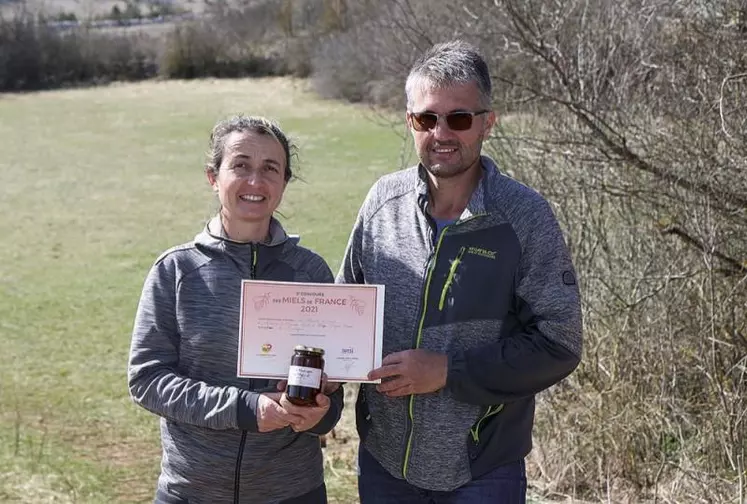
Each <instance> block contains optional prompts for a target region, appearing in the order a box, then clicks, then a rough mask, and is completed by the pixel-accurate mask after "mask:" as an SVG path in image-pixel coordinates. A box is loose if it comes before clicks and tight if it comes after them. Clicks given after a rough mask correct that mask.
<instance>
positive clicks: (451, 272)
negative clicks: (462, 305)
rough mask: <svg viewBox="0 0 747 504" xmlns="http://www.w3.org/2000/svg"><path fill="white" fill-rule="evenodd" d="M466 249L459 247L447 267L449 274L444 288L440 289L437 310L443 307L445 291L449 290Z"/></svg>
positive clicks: (441, 309)
mask: <svg viewBox="0 0 747 504" xmlns="http://www.w3.org/2000/svg"><path fill="white" fill-rule="evenodd" d="M466 249H467V247H462V248H460V249H459V253H458V254H457V256H456V259H454V260H453V261H452V262H451V267H450V268H449V276H447V277H446V282H445V283H444V288H443V289H441V299H440V300H439V301H438V311H443V309H444V301H445V300H446V293H447V292H448V291H449V287H451V282H452V281H454V274H455V273H456V270H457V268H458V267H459V263H460V262H462V256H463V255H464V251H465V250H466Z"/></svg>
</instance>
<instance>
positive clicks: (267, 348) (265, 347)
mask: <svg viewBox="0 0 747 504" xmlns="http://www.w3.org/2000/svg"><path fill="white" fill-rule="evenodd" d="M260 349H261V350H262V353H263V354H265V355H267V354H268V353H270V351H272V343H264V344H263V345H262V346H261V347H260Z"/></svg>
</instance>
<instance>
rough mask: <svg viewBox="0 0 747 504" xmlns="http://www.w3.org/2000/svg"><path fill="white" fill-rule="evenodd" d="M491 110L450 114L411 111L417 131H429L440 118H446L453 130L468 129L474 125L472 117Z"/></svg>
mask: <svg viewBox="0 0 747 504" xmlns="http://www.w3.org/2000/svg"><path fill="white" fill-rule="evenodd" d="M488 112H490V111H489V110H479V111H477V112H452V113H450V114H444V115H441V114H434V113H433V112H410V117H412V127H413V128H415V131H429V130H432V129H433V128H435V127H436V124H438V119H439V118H441V117H445V118H446V124H447V125H448V126H449V129H451V130H453V131H466V130H468V129H470V128H471V127H472V119H473V118H474V117H475V116H478V115H482V114H487V113H488Z"/></svg>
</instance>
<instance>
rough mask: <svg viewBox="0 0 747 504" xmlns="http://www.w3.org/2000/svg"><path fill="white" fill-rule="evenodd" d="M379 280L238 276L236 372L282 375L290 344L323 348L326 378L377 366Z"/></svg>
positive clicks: (342, 378) (360, 377)
mask: <svg viewBox="0 0 747 504" xmlns="http://www.w3.org/2000/svg"><path fill="white" fill-rule="evenodd" d="M383 322H384V286H383V285H356V284H321V283H297V282H269V281H260V280H243V281H242V283H241V319H240V323H239V356H238V366H237V367H238V371H237V372H238V376H239V377H245V378H268V379H286V378H287V377H288V368H289V367H290V363H291V357H292V356H293V347H295V346H296V345H304V346H307V347H315V348H321V349H323V350H324V361H325V362H324V372H325V373H327V379H328V380H329V381H337V382H371V381H372V380H369V379H368V376H367V375H368V372H369V371H371V370H372V369H375V368H378V367H380V366H381V352H382V340H383V329H384V325H383Z"/></svg>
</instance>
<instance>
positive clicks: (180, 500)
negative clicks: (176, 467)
mask: <svg viewBox="0 0 747 504" xmlns="http://www.w3.org/2000/svg"><path fill="white" fill-rule="evenodd" d="M153 504H189V500H188V499H185V498H184V497H179V496H178V495H174V494H172V493H171V492H167V491H165V490H162V489H160V488H159V489H157V490H156V498H155V500H154V501H153Z"/></svg>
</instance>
